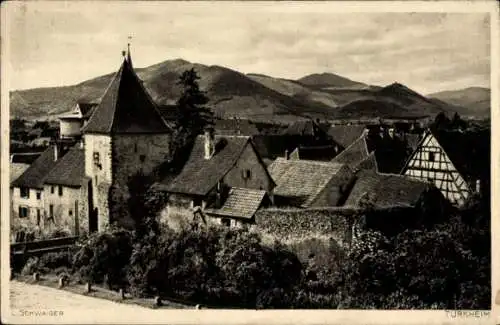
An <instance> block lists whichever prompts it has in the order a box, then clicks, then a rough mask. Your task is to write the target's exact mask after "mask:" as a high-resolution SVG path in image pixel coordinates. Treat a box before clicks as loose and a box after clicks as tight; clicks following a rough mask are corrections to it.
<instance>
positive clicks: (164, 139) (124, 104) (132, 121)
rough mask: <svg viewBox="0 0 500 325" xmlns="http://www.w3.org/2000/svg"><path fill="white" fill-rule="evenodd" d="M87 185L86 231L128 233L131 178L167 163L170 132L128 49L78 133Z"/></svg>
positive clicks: (130, 219) (132, 223)
mask: <svg viewBox="0 0 500 325" xmlns="http://www.w3.org/2000/svg"><path fill="white" fill-rule="evenodd" d="M82 133H83V139H84V143H85V174H86V176H87V177H88V181H89V211H91V213H90V220H89V227H90V230H91V231H95V230H99V231H100V230H102V229H103V227H105V226H106V225H107V224H109V223H111V222H116V223H118V224H119V225H120V226H124V227H127V228H131V227H133V225H134V222H133V219H132V218H131V217H130V214H129V212H128V198H129V197H130V189H129V184H130V179H131V178H132V177H133V176H135V175H137V174H142V175H148V174H150V173H151V172H152V171H153V170H154V169H155V167H158V166H159V165H160V164H161V163H163V162H165V161H168V160H170V159H171V145H170V144H171V135H172V129H171V127H170V126H169V125H168V124H167V122H166V121H165V120H164V119H163V117H162V116H161V114H160V112H159V110H158V109H157V107H156V104H155V103H154V101H153V100H152V98H151V96H150V95H149V94H148V92H147V91H146V89H145V88H144V86H143V84H142V81H141V80H140V79H139V77H138V76H137V74H136V73H135V71H134V69H133V67H132V62H131V58H130V50H129V51H128V53H127V55H125V53H124V59H123V63H122V65H121V67H120V69H119V70H118V72H117V73H116V75H115V76H114V78H113V80H112V81H111V83H110V84H109V86H108V88H107V89H106V91H105V93H104V95H103V96H102V99H101V102H100V104H99V106H98V107H97V108H96V109H95V112H94V113H93V114H92V116H91V117H90V119H89V121H88V123H87V125H86V126H85V127H84V128H83V129H82Z"/></svg>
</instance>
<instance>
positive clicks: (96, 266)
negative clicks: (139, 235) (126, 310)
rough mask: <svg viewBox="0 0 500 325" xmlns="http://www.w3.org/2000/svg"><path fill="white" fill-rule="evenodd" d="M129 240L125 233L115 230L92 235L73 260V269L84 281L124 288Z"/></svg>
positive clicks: (111, 229) (111, 228)
mask: <svg viewBox="0 0 500 325" xmlns="http://www.w3.org/2000/svg"><path fill="white" fill-rule="evenodd" d="M131 239H132V236H131V234H130V233H129V232H128V231H126V230H123V229H119V228H115V227H110V228H109V229H107V230H106V231H104V232H99V233H94V234H92V235H91V236H90V237H89V238H88V240H86V241H85V242H83V243H82V246H81V247H80V249H79V250H78V252H77V253H76V254H75V256H74V257H73V267H74V268H75V269H76V270H77V271H78V272H79V273H80V275H81V276H82V277H83V278H85V279H86V280H87V281H90V282H93V283H99V282H107V285H108V286H109V287H113V286H114V285H119V286H123V285H125V284H126V282H125V281H126V278H125V276H126V268H127V266H128V263H129V259H130V254H131V253H132V241H131Z"/></svg>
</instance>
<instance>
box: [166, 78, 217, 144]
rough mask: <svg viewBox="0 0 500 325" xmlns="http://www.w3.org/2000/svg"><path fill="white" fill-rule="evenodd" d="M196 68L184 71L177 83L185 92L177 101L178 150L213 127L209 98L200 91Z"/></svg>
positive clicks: (176, 138)
mask: <svg viewBox="0 0 500 325" xmlns="http://www.w3.org/2000/svg"><path fill="white" fill-rule="evenodd" d="M199 79H200V77H199V76H198V75H197V73H196V71H195V70H194V68H191V69H190V70H187V71H184V72H183V73H182V74H181V76H180V77H179V81H178V82H177V84H178V85H180V86H181V87H182V88H183V90H182V94H181V96H180V98H179V99H178V100H177V107H176V131H177V134H176V136H175V140H176V141H175V142H176V145H177V146H178V148H184V146H185V145H186V144H188V143H189V142H191V141H192V140H193V139H194V138H195V137H196V136H197V135H198V134H200V133H202V132H203V130H204V129H205V128H206V127H207V126H210V125H213V113H212V111H211V110H210V109H209V108H207V107H206V106H205V105H206V104H207V103H208V97H207V96H206V94H205V92H203V91H201V90H200V87H199V84H198V80H199Z"/></svg>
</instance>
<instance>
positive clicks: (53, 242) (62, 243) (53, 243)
mask: <svg viewBox="0 0 500 325" xmlns="http://www.w3.org/2000/svg"><path fill="white" fill-rule="evenodd" d="M79 238H80V237H78V236H75V237H61V238H54V239H46V240H36V241H30V242H21V243H11V244H10V251H11V254H36V253H46V252H52V251H61V250H64V249H68V248H71V247H73V246H75V244H76V243H77V241H78V239H79Z"/></svg>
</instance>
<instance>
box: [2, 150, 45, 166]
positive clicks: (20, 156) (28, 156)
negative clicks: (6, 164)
mask: <svg viewBox="0 0 500 325" xmlns="http://www.w3.org/2000/svg"><path fill="white" fill-rule="evenodd" d="M41 154H42V153H41V152H27V153H13V154H12V155H11V156H10V162H11V163H21V164H28V166H29V165H30V164H32V163H33V162H34V161H35V160H37V159H38V157H40V155H41Z"/></svg>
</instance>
